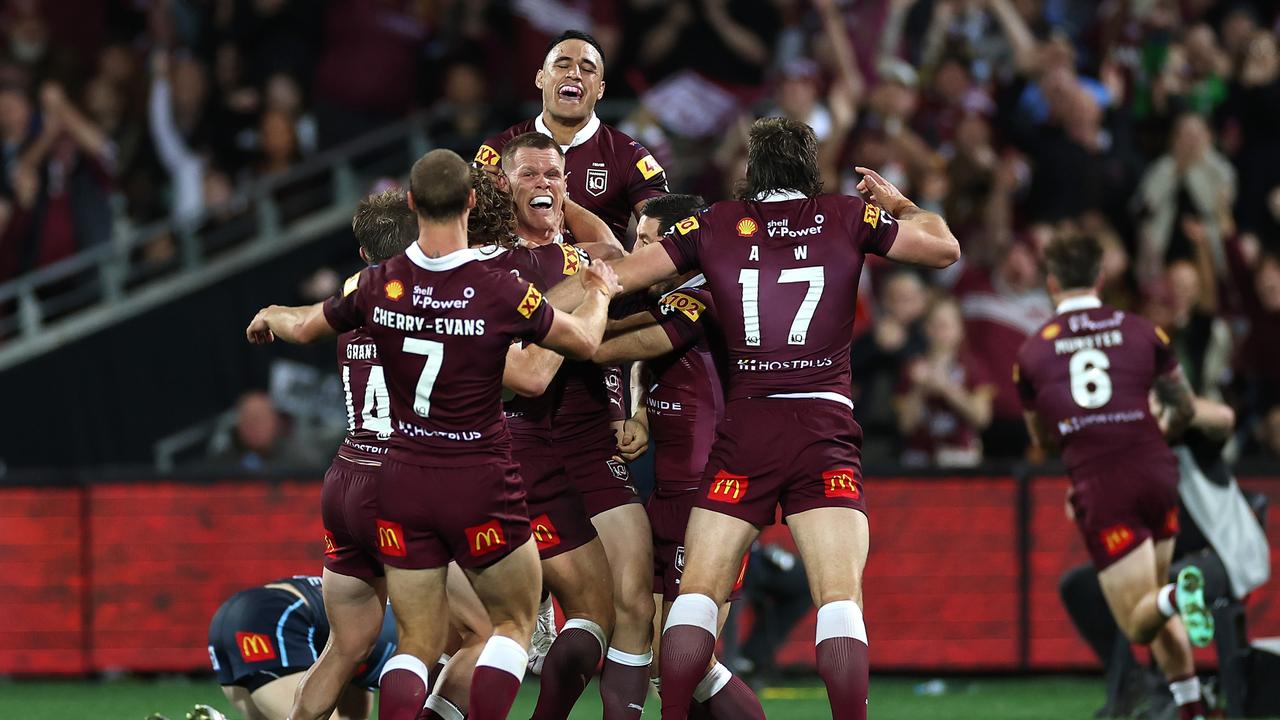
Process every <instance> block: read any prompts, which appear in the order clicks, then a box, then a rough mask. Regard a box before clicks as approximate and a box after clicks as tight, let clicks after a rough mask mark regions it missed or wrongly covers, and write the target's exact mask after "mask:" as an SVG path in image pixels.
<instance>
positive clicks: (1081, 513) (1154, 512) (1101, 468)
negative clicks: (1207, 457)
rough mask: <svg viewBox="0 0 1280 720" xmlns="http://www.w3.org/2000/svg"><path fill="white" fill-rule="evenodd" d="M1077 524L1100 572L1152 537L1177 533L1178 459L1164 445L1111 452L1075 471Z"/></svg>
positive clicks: (1162, 536)
mask: <svg viewBox="0 0 1280 720" xmlns="http://www.w3.org/2000/svg"><path fill="white" fill-rule="evenodd" d="M1071 486H1072V488H1073V492H1072V494H1071V506H1072V510H1074V512H1075V516H1076V526H1077V527H1079V528H1080V534H1081V535H1083V536H1084V544H1085V547H1086V548H1088V550H1089V557H1091V558H1092V559H1093V566H1094V567H1095V568H1097V569H1098V570H1103V569H1104V568H1106V567H1108V566H1110V565H1111V564H1113V563H1115V562H1116V561H1118V560H1120V559H1121V558H1123V557H1124V556H1125V555H1128V554H1129V553H1130V552H1131V551H1132V550H1134V549H1135V548H1137V547H1138V546H1139V545H1141V544H1142V542H1143V541H1144V540H1146V539H1147V538H1151V539H1152V540H1153V541H1160V540H1167V539H1168V538H1171V537H1173V536H1175V535H1177V534H1178V505H1179V501H1178V462H1177V459H1176V458H1175V457H1174V455H1173V453H1171V452H1169V448H1167V447H1165V446H1164V445H1160V446H1159V447H1153V448H1152V450H1151V452H1146V451H1144V450H1143V449H1142V448H1137V449H1134V450H1133V451H1132V452H1126V453H1125V454H1124V455H1123V456H1108V457H1104V458H1099V459H1098V460H1095V461H1093V462H1090V463H1088V464H1087V465H1086V466H1084V467H1079V468H1075V469H1074V470H1072V471H1071Z"/></svg>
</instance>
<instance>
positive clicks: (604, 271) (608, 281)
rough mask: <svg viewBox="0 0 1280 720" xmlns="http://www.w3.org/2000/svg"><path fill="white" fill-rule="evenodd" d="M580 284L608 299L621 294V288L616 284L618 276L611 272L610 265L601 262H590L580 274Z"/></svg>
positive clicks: (611, 267)
mask: <svg viewBox="0 0 1280 720" xmlns="http://www.w3.org/2000/svg"><path fill="white" fill-rule="evenodd" d="M582 284H583V285H585V286H586V287H587V289H592V288H594V289H597V290H599V291H600V292H602V293H604V294H605V295H608V296H609V297H615V296H617V294H618V293H620V292H622V286H621V285H619V284H618V274H617V273H615V272H614V271H613V266H612V265H610V264H609V263H607V262H605V261H603V260H592V261H591V264H590V265H588V266H587V271H586V272H584V273H582Z"/></svg>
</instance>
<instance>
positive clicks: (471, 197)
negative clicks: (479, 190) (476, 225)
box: [467, 188, 476, 210]
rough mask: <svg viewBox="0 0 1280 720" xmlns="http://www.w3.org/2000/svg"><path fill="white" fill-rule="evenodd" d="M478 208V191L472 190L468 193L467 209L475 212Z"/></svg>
mask: <svg viewBox="0 0 1280 720" xmlns="http://www.w3.org/2000/svg"><path fill="white" fill-rule="evenodd" d="M475 207H476V190H475V188H471V189H470V190H468V191H467V209H468V210H474V209H475Z"/></svg>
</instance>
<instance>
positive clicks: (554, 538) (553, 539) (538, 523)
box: [529, 513, 560, 550]
mask: <svg viewBox="0 0 1280 720" xmlns="http://www.w3.org/2000/svg"><path fill="white" fill-rule="evenodd" d="M529 528H530V529H531V530H533V541H534V542H536V543H537V544H538V550H546V549H548V548H553V547H555V546H557V545H559V544H560V531H559V530H556V526H555V524H553V523H552V522H551V518H550V517H548V516H547V514H546V513H542V514H541V515H539V516H538V517H536V518H534V519H532V520H530V521H529Z"/></svg>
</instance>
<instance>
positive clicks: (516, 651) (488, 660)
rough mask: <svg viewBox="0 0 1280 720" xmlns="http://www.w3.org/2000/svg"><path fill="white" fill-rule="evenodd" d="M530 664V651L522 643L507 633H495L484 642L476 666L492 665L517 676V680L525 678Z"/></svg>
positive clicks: (496, 668)
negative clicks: (525, 672)
mask: <svg viewBox="0 0 1280 720" xmlns="http://www.w3.org/2000/svg"><path fill="white" fill-rule="evenodd" d="M528 666H529V653H528V652H527V651H526V650H525V649H524V646H522V645H521V644H520V643H518V642H516V641H515V640H512V639H511V638H509V637H507V636H505V635H494V636H493V637H491V638H489V641H488V642H486V643H485V644H484V649H483V650H481V651H480V658H479V659H478V660H476V667H491V668H494V669H495V670H501V671H503V672H505V673H510V674H512V675H515V676H516V680H523V679H524V671H525V669H526V668H528Z"/></svg>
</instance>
